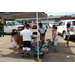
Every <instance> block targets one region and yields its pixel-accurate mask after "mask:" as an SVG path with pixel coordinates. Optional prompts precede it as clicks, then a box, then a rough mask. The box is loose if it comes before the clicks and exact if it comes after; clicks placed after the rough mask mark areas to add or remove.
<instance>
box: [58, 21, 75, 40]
mask: <svg viewBox="0 0 75 75" xmlns="http://www.w3.org/2000/svg"><path fill="white" fill-rule="evenodd" d="M68 23H70V38H75V20H64V21H61V23H60V24H59V26H57V28H58V29H57V31H58V34H61V35H62V36H63V39H66V34H65V31H66V25H67V24H68Z"/></svg>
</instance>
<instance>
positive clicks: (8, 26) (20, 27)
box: [4, 21, 24, 33]
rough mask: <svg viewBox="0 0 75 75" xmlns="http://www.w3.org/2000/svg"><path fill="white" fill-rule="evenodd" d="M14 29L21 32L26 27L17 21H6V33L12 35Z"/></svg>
mask: <svg viewBox="0 0 75 75" xmlns="http://www.w3.org/2000/svg"><path fill="white" fill-rule="evenodd" d="M13 29H16V31H18V32H20V31H21V30H23V29H24V25H21V24H20V23H19V22H16V21H6V24H5V25H4V33H11V32H12V30H13Z"/></svg>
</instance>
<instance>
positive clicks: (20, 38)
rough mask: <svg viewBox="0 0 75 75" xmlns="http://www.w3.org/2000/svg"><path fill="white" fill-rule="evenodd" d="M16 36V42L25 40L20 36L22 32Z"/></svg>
mask: <svg viewBox="0 0 75 75" xmlns="http://www.w3.org/2000/svg"><path fill="white" fill-rule="evenodd" d="M15 38H16V42H20V41H23V39H22V37H20V34H16V35H15Z"/></svg>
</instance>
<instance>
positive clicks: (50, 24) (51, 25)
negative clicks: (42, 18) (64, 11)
mask: <svg viewBox="0 0 75 75" xmlns="http://www.w3.org/2000/svg"><path fill="white" fill-rule="evenodd" d="M53 25H56V26H57V25H59V23H58V22H51V23H49V27H50V28H52V27H53Z"/></svg>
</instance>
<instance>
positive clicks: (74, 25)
mask: <svg viewBox="0 0 75 75" xmlns="http://www.w3.org/2000/svg"><path fill="white" fill-rule="evenodd" d="M71 28H72V29H71V31H72V32H73V33H74V35H75V21H72V25H71Z"/></svg>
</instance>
